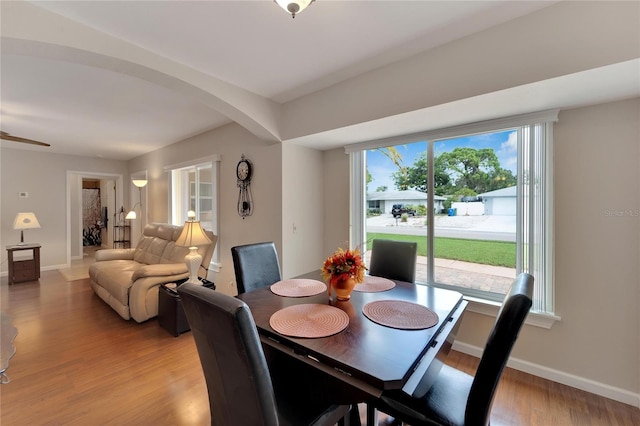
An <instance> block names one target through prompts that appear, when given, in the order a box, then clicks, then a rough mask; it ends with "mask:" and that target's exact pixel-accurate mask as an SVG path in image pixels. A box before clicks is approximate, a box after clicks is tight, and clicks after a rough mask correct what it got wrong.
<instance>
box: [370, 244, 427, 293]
mask: <svg viewBox="0 0 640 426" xmlns="http://www.w3.org/2000/svg"><path fill="white" fill-rule="evenodd" d="M417 260H418V244H417V243H414V242H409V241H394V240H385V239H374V240H373V241H372V243H371V259H370V260H369V274H371V275H375V276H377V277H383V278H389V279H390V280H399V281H406V282H410V283H413V282H415V280H416V263H417Z"/></svg>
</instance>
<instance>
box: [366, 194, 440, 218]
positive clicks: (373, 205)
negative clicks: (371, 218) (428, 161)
mask: <svg viewBox="0 0 640 426" xmlns="http://www.w3.org/2000/svg"><path fill="white" fill-rule="evenodd" d="M434 199H435V208H436V212H439V211H440V210H442V209H443V208H444V206H443V204H442V203H443V202H444V201H445V200H446V198H445V197H441V196H440V195H436V196H435V197H434ZM394 204H403V205H407V204H410V205H412V206H414V207H417V206H425V207H426V206H427V193H426V192H420V191H415V190H411V189H410V190H406V191H380V192H369V193H368V194H367V207H368V208H369V210H372V209H379V210H380V212H381V213H385V214H391V209H392V208H393V205H394Z"/></svg>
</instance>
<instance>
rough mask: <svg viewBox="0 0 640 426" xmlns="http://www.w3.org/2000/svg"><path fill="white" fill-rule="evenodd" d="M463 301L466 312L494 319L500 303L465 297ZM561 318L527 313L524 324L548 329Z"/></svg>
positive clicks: (545, 314) (550, 314)
mask: <svg viewBox="0 0 640 426" xmlns="http://www.w3.org/2000/svg"><path fill="white" fill-rule="evenodd" d="M465 300H467V301H468V302H469V305H467V310H468V311H471V312H475V313H477V314H482V315H487V316H490V317H493V318H495V317H496V315H498V311H499V310H500V305H501V304H500V303H498V302H493V301H490V300H484V299H479V298H477V297H469V296H465ZM560 320H561V318H560V317H559V316H556V315H554V314H552V313H550V312H529V315H527V319H526V320H525V324H528V325H533V326H535V327H540V328H546V329H550V328H551V326H553V324H554V323H555V322H556V321H560Z"/></svg>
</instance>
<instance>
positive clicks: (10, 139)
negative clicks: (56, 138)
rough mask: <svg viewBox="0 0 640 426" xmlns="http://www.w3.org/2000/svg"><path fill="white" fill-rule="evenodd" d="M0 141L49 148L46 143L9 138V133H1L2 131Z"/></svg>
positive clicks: (15, 137)
mask: <svg viewBox="0 0 640 426" xmlns="http://www.w3.org/2000/svg"><path fill="white" fill-rule="evenodd" d="M0 139H4V140H6V141H12V142H22V143H30V144H32V145H39V146H51V145H50V144H48V143H45V142H40V141H34V140H33V139H26V138H20V137H18V136H11V135H10V134H9V133H7V132H2V131H0Z"/></svg>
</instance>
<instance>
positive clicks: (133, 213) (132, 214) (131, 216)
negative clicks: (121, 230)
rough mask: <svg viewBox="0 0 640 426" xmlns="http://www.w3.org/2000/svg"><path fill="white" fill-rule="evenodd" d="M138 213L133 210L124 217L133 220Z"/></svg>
mask: <svg viewBox="0 0 640 426" xmlns="http://www.w3.org/2000/svg"><path fill="white" fill-rule="evenodd" d="M137 217H138V215H136V211H135V210H131V211H130V212H129V213H127V215H126V216H125V217H124V218H125V219H126V220H133V219H135V218H137Z"/></svg>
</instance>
